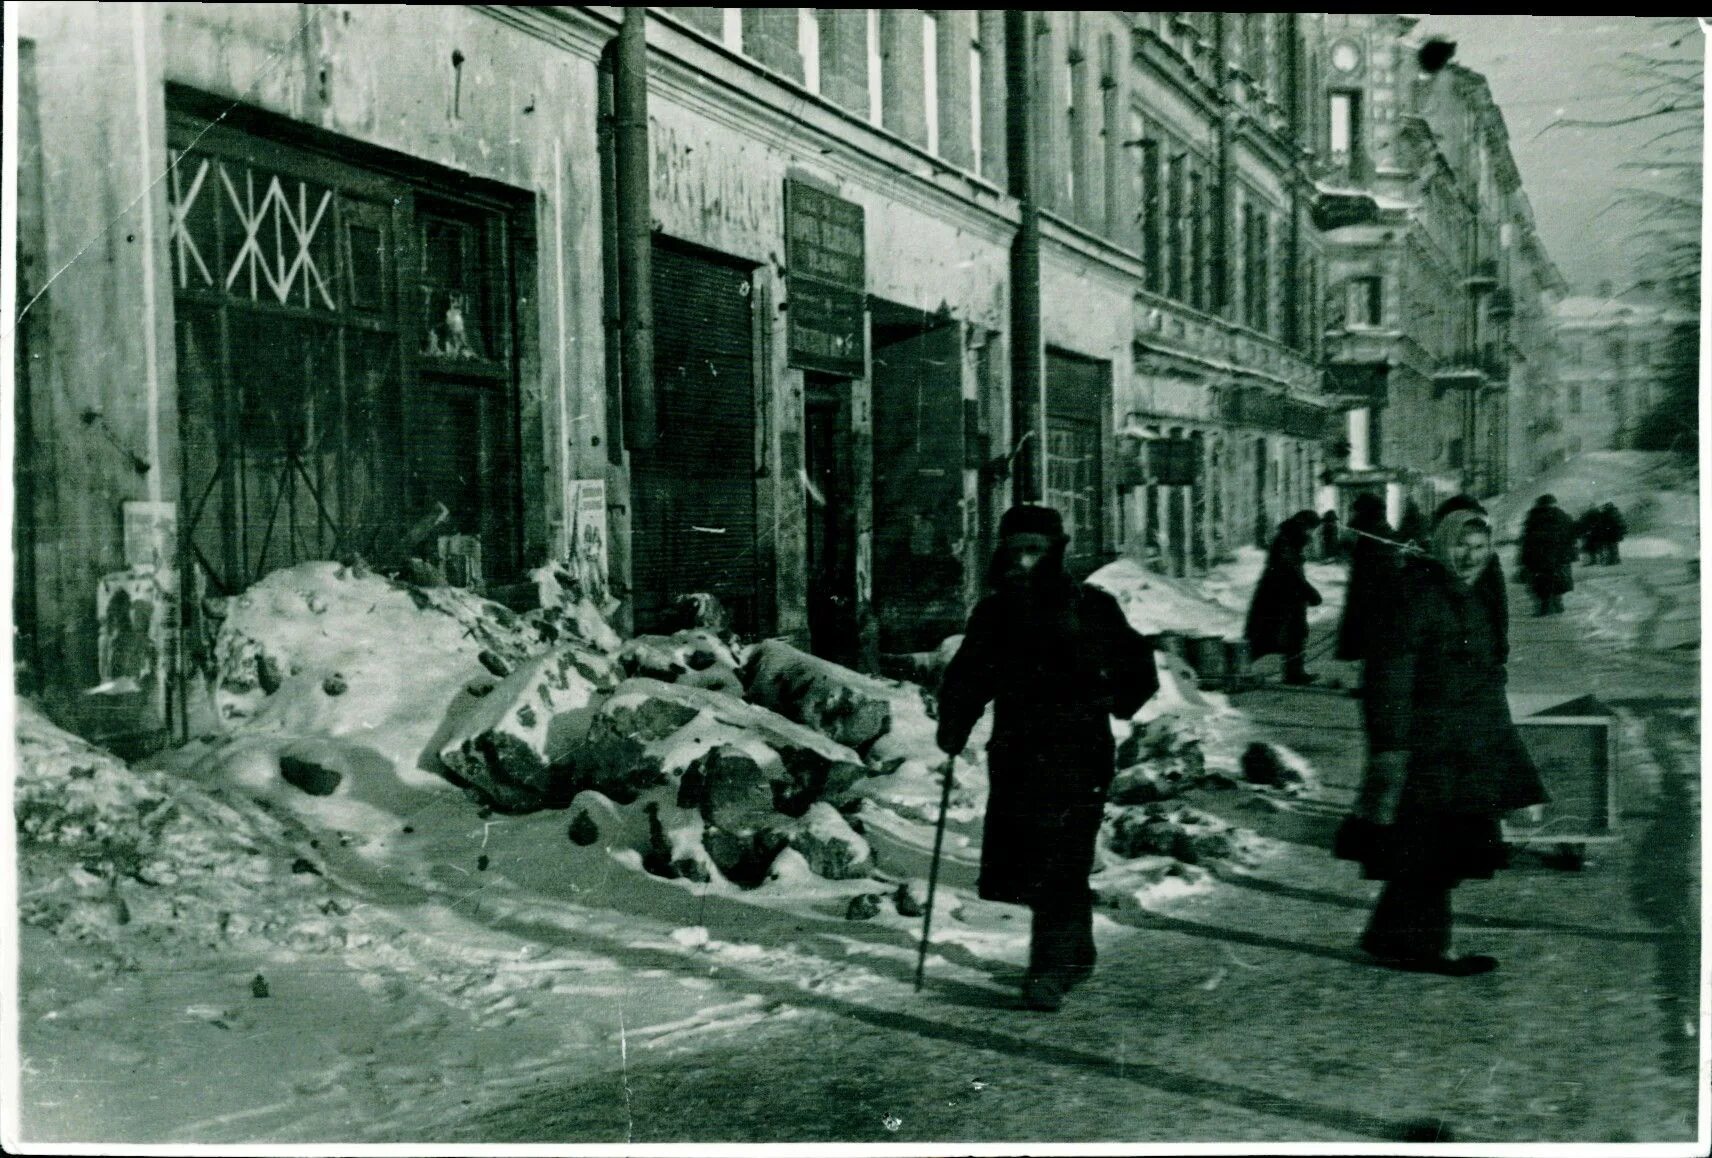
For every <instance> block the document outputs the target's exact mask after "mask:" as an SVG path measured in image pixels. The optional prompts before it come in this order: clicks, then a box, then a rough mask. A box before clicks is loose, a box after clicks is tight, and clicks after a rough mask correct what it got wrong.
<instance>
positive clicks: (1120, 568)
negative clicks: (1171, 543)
mask: <svg viewBox="0 0 1712 1158" xmlns="http://www.w3.org/2000/svg"><path fill="white" fill-rule="evenodd" d="M1255 577H1256V578H1257V579H1258V578H1259V573H1258V572H1256V576H1255ZM1088 582H1090V583H1092V584H1093V585H1094V586H1096V587H1100V588H1103V589H1104V590H1106V591H1108V592H1110V593H1111V594H1112V596H1113V597H1114V598H1116V599H1117V601H1118V606H1120V607H1122V608H1123V611H1124V617H1125V618H1126V619H1128V620H1129V624H1130V626H1131V627H1133V628H1135V629H1136V630H1137V631H1139V632H1141V633H1142V634H1143V635H1158V634H1159V633H1160V632H1162V631H1175V632H1179V633H1181V634H1184V635H1213V636H1218V637H1220V638H1224V639H1238V638H1240V637H1241V636H1242V613H1241V612H1235V611H1232V610H1231V609H1230V608H1228V607H1221V606H1219V605H1218V604H1216V603H1211V602H1209V601H1208V600H1207V599H1206V598H1205V597H1204V596H1203V595H1202V593H1201V592H1200V591H1198V590H1196V587H1195V584H1194V583H1193V582H1192V581H1190V580H1186V579H1173V578H1171V577H1169V576H1165V575H1160V574H1158V573H1157V572H1154V571H1149V570H1148V569H1147V568H1146V567H1143V566H1142V565H1141V564H1140V563H1138V562H1136V561H1135V560H1134V559H1119V560H1117V561H1116V562H1112V563H1108V564H1106V565H1105V566H1104V567H1101V568H1100V569H1099V570H1098V571H1095V572H1094V573H1093V574H1092V575H1090V576H1089V577H1088ZM1251 590H1252V589H1251ZM1243 607H1244V610H1246V608H1247V604H1246V603H1245V604H1244V605H1243Z"/></svg>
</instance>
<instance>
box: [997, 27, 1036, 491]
mask: <svg viewBox="0 0 1712 1158" xmlns="http://www.w3.org/2000/svg"><path fill="white" fill-rule="evenodd" d="M1035 18H1036V14H1035V13H1034V12H1031V11H1027V10H1024V9H1015V8H1013V9H1008V10H1006V12H1005V81H1006V84H1005V89H1006V93H1007V98H1008V100H1007V103H1008V108H1007V110H1006V111H1007V116H1006V118H1005V146H1006V147H1005V153H1006V161H1007V164H1008V175H1009V180H1010V191H1011V194H1012V196H1014V197H1015V198H1016V199H1017V201H1018V203H1019V208H1020V211H1021V221H1020V223H1019V224H1018V226H1017V234H1016V240H1015V242H1014V243H1013V244H1012V246H1011V413H1012V415H1013V419H1012V424H1011V453H1012V455H1013V456H1014V460H1013V463H1012V472H1011V479H1012V483H1011V497H1012V500H1013V501H1015V502H1019V503H1022V502H1038V501H1039V500H1040V498H1041V497H1042V495H1044V494H1045V478H1044V474H1043V472H1044V469H1045V462H1046V453H1045V452H1046V448H1045V440H1046V431H1045V425H1046V381H1045V374H1044V373H1043V369H1044V362H1045V351H1044V348H1043V346H1042V338H1041V326H1040V207H1039V205H1038V203H1037V201H1036V195H1037V193H1038V188H1037V185H1038V183H1037V182H1036V180H1035V145H1036V141H1035V110H1034V101H1035V98H1036V94H1035V92H1034V21H1035Z"/></svg>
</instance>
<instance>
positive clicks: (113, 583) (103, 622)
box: [91, 568, 174, 719]
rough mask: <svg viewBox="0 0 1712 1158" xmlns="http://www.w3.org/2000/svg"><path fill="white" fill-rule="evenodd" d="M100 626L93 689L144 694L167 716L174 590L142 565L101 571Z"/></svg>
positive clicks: (97, 605) (97, 604) (97, 606)
mask: <svg viewBox="0 0 1712 1158" xmlns="http://www.w3.org/2000/svg"><path fill="white" fill-rule="evenodd" d="M95 616H96V623H97V624H98V627H99V630H98V633H97V641H96V664H97V667H98V673H99V675H100V683H99V684H98V685H97V686H96V687H94V688H93V689H91V691H92V692H93V693H95V694H99V695H112V696H141V697H143V698H144V699H145V700H146V702H148V703H150V704H151V705H153V707H154V709H155V711H156V712H158V713H159V714H160V715H161V718H162V719H164V718H165V715H166V672H167V668H168V660H169V655H168V650H167V649H168V646H169V640H170V639H171V637H172V636H171V627H172V620H173V618H174V616H173V602H172V592H171V591H170V590H168V589H167V588H166V587H164V586H163V585H162V583H161V576H160V575H158V574H156V573H154V572H151V571H146V570H143V569H140V568H138V569H133V570H130V571H119V572H116V573H114V574H111V575H103V576H102V577H101V581H100V583H99V584H97V586H96V591H95Z"/></svg>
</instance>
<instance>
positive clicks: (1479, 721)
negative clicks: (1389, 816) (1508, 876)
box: [1354, 560, 1546, 884]
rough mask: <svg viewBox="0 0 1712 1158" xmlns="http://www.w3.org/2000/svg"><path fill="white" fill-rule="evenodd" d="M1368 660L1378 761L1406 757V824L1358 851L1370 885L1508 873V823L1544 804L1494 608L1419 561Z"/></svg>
mask: <svg viewBox="0 0 1712 1158" xmlns="http://www.w3.org/2000/svg"><path fill="white" fill-rule="evenodd" d="M1397 586H1398V590H1397V597H1396V599H1395V600H1394V601H1393V603H1392V606H1393V608H1394V609H1395V610H1394V612H1393V613H1389V614H1387V615H1385V616H1384V618H1383V623H1382V628H1381V632H1380V635H1379V637H1378V638H1377V639H1376V640H1375V646H1374V649H1373V651H1372V652H1371V653H1370V654H1369V656H1368V660H1367V670H1366V683H1367V691H1366V695H1365V696H1364V697H1363V700H1362V707H1363V711H1364V713H1365V716H1366V726H1367V745H1368V751H1369V752H1370V753H1375V754H1376V753H1380V752H1395V751H1406V752H1408V753H1409V761H1408V772H1407V775H1406V778H1405V780H1404V786H1403V794H1402V799H1401V802H1400V804H1399V806H1398V810H1397V823H1396V824H1395V825H1394V826H1391V828H1390V829H1388V830H1382V831H1383V832H1384V835H1383V837H1381V838H1379V839H1376V840H1375V841H1374V842H1373V843H1372V846H1371V847H1369V848H1367V849H1364V850H1360V851H1361V854H1362V855H1357V856H1355V857H1354V859H1360V860H1363V861H1364V863H1365V864H1366V867H1367V870H1368V875H1369V876H1372V877H1377V878H1382V879H1392V878H1395V877H1399V876H1402V877H1410V878H1416V879H1420V878H1428V879H1433V880H1436V881H1439V882H1441V883H1444V884H1450V883H1454V882H1455V881H1456V880H1461V879H1465V878H1469V877H1484V876H1490V875H1491V874H1492V870H1493V869H1495V868H1499V867H1502V864H1503V863H1504V861H1503V851H1504V850H1503V845H1502V838H1501V834H1500V831H1499V825H1498V821H1499V818H1500V817H1502V816H1503V815H1504V814H1505V813H1506V812H1511V811H1514V810H1516V809H1518V808H1527V807H1529V806H1531V805H1534V804H1539V803H1542V802H1544V801H1545V799H1546V795H1545V789H1544V786H1543V785H1542V784H1541V783H1540V777H1539V772H1538V771H1537V770H1536V769H1535V767H1534V763H1533V760H1532V759H1531V758H1530V757H1529V756H1528V752H1527V749H1526V748H1525V747H1524V746H1523V744H1522V740H1521V737H1520V736H1519V735H1517V733H1516V727H1515V724H1514V723H1512V721H1511V719H1510V705H1509V701H1508V699H1507V698H1506V696H1505V672H1504V664H1503V660H1502V659H1501V657H1500V652H1499V649H1498V642H1497V639H1496V636H1495V632H1494V630H1493V623H1492V617H1491V614H1490V610H1489V608H1488V606H1487V600H1486V598H1485V597H1484V596H1483V595H1482V593H1481V592H1480V591H1479V590H1478V589H1477V588H1470V587H1463V586H1461V585H1460V584H1458V583H1457V582H1456V580H1455V578H1454V577H1453V576H1452V575H1451V573H1450V571H1449V570H1448V569H1447V568H1445V567H1444V566H1443V565H1442V564H1439V563H1437V562H1433V561H1430V560H1411V561H1410V562H1408V563H1407V564H1406V565H1405V566H1404V567H1403V569H1402V572H1401V574H1400V576H1399V582H1398V585H1397Z"/></svg>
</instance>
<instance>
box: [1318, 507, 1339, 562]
mask: <svg viewBox="0 0 1712 1158" xmlns="http://www.w3.org/2000/svg"><path fill="white" fill-rule="evenodd" d="M1320 558H1321V559H1324V560H1326V561H1327V562H1330V561H1331V560H1333V559H1341V558H1343V527H1342V526H1341V525H1340V523H1339V521H1338V515H1337V512H1336V511H1327V512H1326V513H1325V514H1323V515H1321V516H1320Z"/></svg>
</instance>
